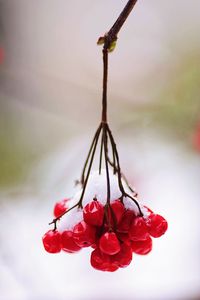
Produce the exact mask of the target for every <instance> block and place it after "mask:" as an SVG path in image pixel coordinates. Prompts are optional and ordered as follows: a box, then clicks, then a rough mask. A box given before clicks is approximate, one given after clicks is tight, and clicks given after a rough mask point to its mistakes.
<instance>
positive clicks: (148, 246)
mask: <svg viewBox="0 0 200 300" xmlns="http://www.w3.org/2000/svg"><path fill="white" fill-rule="evenodd" d="M131 248H132V251H133V252H135V253H137V254H140V255H146V254H148V253H149V252H151V250H152V239H151V237H150V236H149V237H148V238H147V239H146V240H144V241H133V242H132V244H131Z"/></svg>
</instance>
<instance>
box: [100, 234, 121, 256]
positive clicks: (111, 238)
mask: <svg viewBox="0 0 200 300" xmlns="http://www.w3.org/2000/svg"><path fill="white" fill-rule="evenodd" d="M99 248H100V250H101V251H102V252H103V253H105V254H108V255H114V254H117V253H118V252H119V251H120V243H119V240H118V238H117V236H116V234H115V233H114V232H106V233H104V234H103V235H102V236H101V238H100V240H99Z"/></svg>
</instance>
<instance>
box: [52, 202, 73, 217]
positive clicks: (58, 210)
mask: <svg viewBox="0 0 200 300" xmlns="http://www.w3.org/2000/svg"><path fill="white" fill-rule="evenodd" d="M69 200H70V199H63V200H61V201H59V202H57V203H56V204H55V206H54V211H53V214H54V216H55V217H56V218H58V217H59V216H60V215H62V214H63V213H64V212H66V210H67V209H68V207H67V202H68V201H69Z"/></svg>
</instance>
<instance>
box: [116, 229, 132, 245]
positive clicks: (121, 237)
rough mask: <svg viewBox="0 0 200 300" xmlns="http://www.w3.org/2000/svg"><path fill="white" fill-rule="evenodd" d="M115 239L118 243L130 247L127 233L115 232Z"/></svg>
mask: <svg viewBox="0 0 200 300" xmlns="http://www.w3.org/2000/svg"><path fill="white" fill-rule="evenodd" d="M117 237H118V239H119V241H121V242H123V243H124V244H126V245H130V244H131V243H132V241H131V240H130V237H129V234H128V233H123V232H117Z"/></svg>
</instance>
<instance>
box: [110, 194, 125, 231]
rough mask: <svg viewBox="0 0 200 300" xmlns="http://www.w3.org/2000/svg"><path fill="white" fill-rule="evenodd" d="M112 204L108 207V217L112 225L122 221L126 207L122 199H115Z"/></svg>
mask: <svg viewBox="0 0 200 300" xmlns="http://www.w3.org/2000/svg"><path fill="white" fill-rule="evenodd" d="M110 206H111V207H110V208H109V209H108V218H109V220H110V222H111V225H112V226H114V225H117V224H119V222H120V221H121V219H122V216H123V214H124V211H125V207H124V205H123V204H122V203H121V201H120V200H115V201H114V202H112V203H111V205H110Z"/></svg>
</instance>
